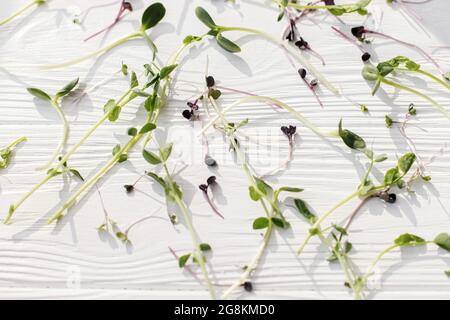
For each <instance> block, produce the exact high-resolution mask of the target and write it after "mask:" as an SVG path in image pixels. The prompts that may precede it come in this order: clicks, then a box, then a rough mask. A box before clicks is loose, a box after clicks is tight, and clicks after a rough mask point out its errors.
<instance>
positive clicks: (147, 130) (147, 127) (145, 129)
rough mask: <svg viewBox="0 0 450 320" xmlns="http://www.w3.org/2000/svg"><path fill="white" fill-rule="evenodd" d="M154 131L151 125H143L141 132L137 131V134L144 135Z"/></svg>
mask: <svg viewBox="0 0 450 320" xmlns="http://www.w3.org/2000/svg"><path fill="white" fill-rule="evenodd" d="M155 129H156V125H155V124H153V123H147V124H146V125H144V126H143V127H142V128H141V130H139V134H144V133H147V132H150V131H152V130H155Z"/></svg>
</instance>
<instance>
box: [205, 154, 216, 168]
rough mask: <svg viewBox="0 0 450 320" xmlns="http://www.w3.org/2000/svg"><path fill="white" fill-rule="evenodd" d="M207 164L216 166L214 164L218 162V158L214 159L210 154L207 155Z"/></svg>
mask: <svg viewBox="0 0 450 320" xmlns="http://www.w3.org/2000/svg"><path fill="white" fill-rule="evenodd" d="M205 164H206V165H207V166H208V167H214V166H216V165H217V162H216V160H214V159H213V158H211V157H210V156H206V157H205Z"/></svg>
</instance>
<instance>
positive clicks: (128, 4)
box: [122, 1, 133, 11]
mask: <svg viewBox="0 0 450 320" xmlns="http://www.w3.org/2000/svg"><path fill="white" fill-rule="evenodd" d="M122 8H123V9H124V10H130V11H133V6H132V5H131V3H129V2H128V1H127V2H124V3H123V4H122Z"/></svg>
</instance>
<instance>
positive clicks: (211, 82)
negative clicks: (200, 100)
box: [206, 76, 216, 88]
mask: <svg viewBox="0 0 450 320" xmlns="http://www.w3.org/2000/svg"><path fill="white" fill-rule="evenodd" d="M215 83H216V81H215V80H214V78H213V77H212V76H207V77H206V86H207V87H208V88H211V87H214V84H215Z"/></svg>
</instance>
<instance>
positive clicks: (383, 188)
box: [297, 121, 417, 254]
mask: <svg viewBox="0 0 450 320" xmlns="http://www.w3.org/2000/svg"><path fill="white" fill-rule="evenodd" d="M339 136H340V137H341V139H342V141H343V142H344V144H345V145H346V146H348V147H349V148H350V149H353V150H356V151H358V152H361V153H362V154H364V155H365V156H366V157H367V158H368V160H369V161H370V162H369V166H368V167H367V170H366V173H365V174H364V176H363V178H362V179H361V183H360V184H359V186H358V188H357V190H356V191H355V192H354V193H352V194H351V195H350V196H348V197H347V198H345V199H344V200H342V201H341V202H339V203H338V204H337V205H335V206H334V207H333V208H331V209H330V210H329V211H328V212H326V213H325V214H324V215H322V216H321V217H320V218H318V219H315V221H314V223H312V227H311V228H310V229H309V235H308V237H307V238H306V239H305V240H304V241H303V243H302V244H301V246H300V248H299V250H298V252H297V253H298V254H301V253H302V252H303V249H304V248H305V246H306V244H307V243H308V242H309V240H310V239H311V238H312V237H314V236H316V235H319V236H323V231H322V230H321V223H322V222H323V221H324V220H325V219H327V218H328V217H329V216H330V215H331V214H333V213H334V212H335V211H336V210H337V209H339V208H340V207H342V206H343V205H344V204H346V203H348V202H349V201H350V200H352V199H354V198H356V197H360V198H361V199H362V202H363V203H365V202H366V201H367V200H368V199H371V198H373V197H378V198H380V199H382V200H384V201H386V202H388V203H394V202H395V201H396V198H397V196H396V195H395V194H393V193H390V192H389V190H390V189H391V188H393V187H398V188H400V189H401V188H403V187H405V185H406V183H405V180H404V178H405V176H406V175H407V174H408V172H409V171H410V169H411V167H412V166H413V164H414V163H415V161H416V158H417V157H416V155H415V154H414V153H411V152H409V153H406V154H404V155H403V156H402V157H400V158H399V159H398V161H397V166H395V167H393V168H391V169H389V170H387V171H386V173H385V175H384V181H383V183H382V184H380V185H377V186H376V185H375V184H374V183H373V181H372V180H371V179H370V178H369V176H370V174H371V171H372V169H373V166H374V164H375V163H379V162H383V161H385V160H386V159H387V157H386V155H384V154H381V155H378V156H375V155H374V152H373V151H372V150H371V149H370V148H368V147H367V144H366V142H365V141H364V139H363V138H361V137H360V136H358V135H357V134H356V133H353V132H352V131H350V130H347V129H343V127H342V121H340V122H339ZM361 206H362V205H359V206H358V208H357V210H355V211H354V212H353V213H352V215H351V218H350V221H351V220H352V219H353V217H354V216H355V215H356V214H357V212H358V210H359V209H360V208H361Z"/></svg>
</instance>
